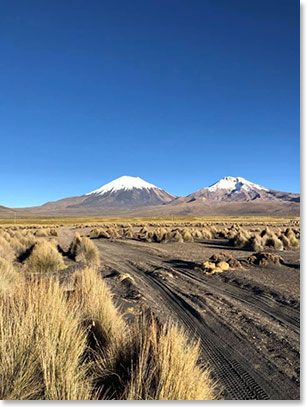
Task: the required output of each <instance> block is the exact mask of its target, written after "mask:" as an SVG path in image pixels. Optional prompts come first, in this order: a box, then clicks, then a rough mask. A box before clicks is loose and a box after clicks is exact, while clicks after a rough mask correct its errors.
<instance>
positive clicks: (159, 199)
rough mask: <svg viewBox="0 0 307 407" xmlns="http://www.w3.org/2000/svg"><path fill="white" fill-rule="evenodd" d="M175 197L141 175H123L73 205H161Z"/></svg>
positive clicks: (114, 206)
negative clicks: (140, 176)
mask: <svg viewBox="0 0 307 407" xmlns="http://www.w3.org/2000/svg"><path fill="white" fill-rule="evenodd" d="M174 198H175V197H174V196H173V195H172V194H169V193H168V192H166V191H163V190H162V189H161V188H159V187H157V186H155V185H153V184H150V183H149V182H146V181H144V180H143V179H142V178H139V177H130V176H127V175H125V176H123V177H120V178H117V179H115V180H114V181H111V182H109V183H108V184H105V185H103V186H102V187H100V188H98V189H95V190H94V191H92V192H89V193H87V194H85V195H84V200H83V201H82V202H80V203H77V205H72V206H71V207H79V208H80V207H113V208H119V207H131V206H148V205H159V204H163V203H167V202H170V201H172V200H173V199H174Z"/></svg>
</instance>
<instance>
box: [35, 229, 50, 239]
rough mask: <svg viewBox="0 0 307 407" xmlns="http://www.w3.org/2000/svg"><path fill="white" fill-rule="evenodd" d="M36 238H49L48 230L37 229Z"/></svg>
mask: <svg viewBox="0 0 307 407" xmlns="http://www.w3.org/2000/svg"><path fill="white" fill-rule="evenodd" d="M35 236H36V237H48V236H49V230H48V229H38V230H37V231H36V232H35Z"/></svg>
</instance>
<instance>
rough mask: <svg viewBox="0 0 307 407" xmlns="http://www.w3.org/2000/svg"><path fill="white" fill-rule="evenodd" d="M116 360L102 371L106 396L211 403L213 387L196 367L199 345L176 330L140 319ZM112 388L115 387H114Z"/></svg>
mask: <svg viewBox="0 0 307 407" xmlns="http://www.w3.org/2000/svg"><path fill="white" fill-rule="evenodd" d="M118 357H119V359H118V360H116V359H114V360H112V361H110V362H111V364H110V365H109V366H106V367H107V369H105V370H104V371H105V372H106V371H107V372H108V371H109V372H112V374H111V375H110V376H106V377H104V381H105V383H107V384H108V385H109V387H108V392H107V396H110V398H116V399H122V400H123V399H124V400H212V399H215V397H216V394H215V386H214V384H213V382H212V380H211V379H210V375H209V371H208V370H207V369H203V366H201V365H199V363H198V360H199V345H198V343H196V342H194V341H190V340H188V339H187V336H186V334H185V333H184V332H183V331H182V330H180V329H178V328H177V327H176V326H161V325H158V324H157V322H156V321H155V320H154V319H153V318H150V319H146V318H144V317H142V318H141V319H140V320H139V321H138V322H137V323H136V324H135V325H134V326H133V328H132V330H131V332H130V335H129V337H128V340H127V343H126V345H125V348H122V349H121V353H120V354H119V356H118ZM114 384H115V387H114Z"/></svg>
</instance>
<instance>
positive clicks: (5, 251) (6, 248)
mask: <svg viewBox="0 0 307 407" xmlns="http://www.w3.org/2000/svg"><path fill="white" fill-rule="evenodd" d="M0 257H2V258H3V259H5V260H7V261H9V262H11V261H13V260H14V258H15V253H14V249H13V248H12V247H11V245H10V244H9V242H8V241H7V240H6V239H4V237H2V236H0Z"/></svg>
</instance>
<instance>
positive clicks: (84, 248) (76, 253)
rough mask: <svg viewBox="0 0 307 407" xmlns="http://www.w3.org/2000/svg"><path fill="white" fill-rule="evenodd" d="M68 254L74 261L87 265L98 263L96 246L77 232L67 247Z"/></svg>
mask: <svg viewBox="0 0 307 407" xmlns="http://www.w3.org/2000/svg"><path fill="white" fill-rule="evenodd" d="M69 254H70V256H71V257H72V258H73V259H74V260H75V261H77V262H81V263H84V264H86V265H87V266H92V267H98V266H99V265H100V257H99V251H98V249H97V247H96V246H95V244H94V243H93V242H92V241H91V240H90V239H89V238H88V237H86V236H83V237H81V236H80V235H79V233H76V234H75V237H74V239H73V241H72V243H71V245H70V248H69Z"/></svg>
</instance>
